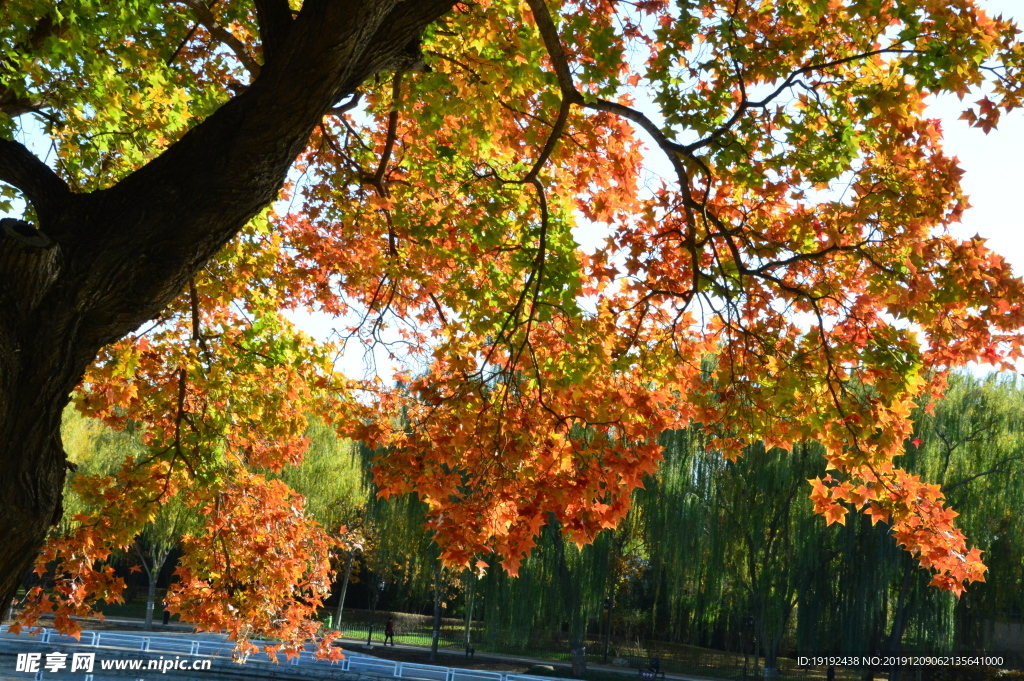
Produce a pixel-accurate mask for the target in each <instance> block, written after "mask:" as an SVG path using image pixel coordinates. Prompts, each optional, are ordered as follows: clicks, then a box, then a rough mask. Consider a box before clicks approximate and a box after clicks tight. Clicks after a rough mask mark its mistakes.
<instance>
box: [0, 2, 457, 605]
mask: <svg viewBox="0 0 1024 681" xmlns="http://www.w3.org/2000/svg"><path fill="white" fill-rule="evenodd" d="M282 4H283V3H281V2H273V1H271V0H267V1H264V2H259V3H258V5H259V7H258V8H257V9H258V13H259V15H260V18H261V20H265V21H266V26H265V28H264V30H263V31H261V32H262V34H263V35H264V37H265V38H267V39H268V40H270V41H271V42H270V43H269V44H268V46H267V47H268V49H267V50H266V54H267V56H268V57H269V59H267V60H265V63H264V64H263V66H262V68H261V70H260V75H259V77H258V78H257V79H256V80H255V81H254V82H253V83H252V85H251V86H250V87H248V88H247V89H246V90H245V91H244V92H243V93H242V94H240V95H239V96H237V97H235V98H234V99H232V100H230V101H229V102H227V103H226V104H225V105H224V106H222V107H221V108H220V109H219V110H218V111H217V112H216V113H214V114H213V115H211V116H210V117H209V118H207V119H206V120H205V121H203V122H202V123H200V124H199V125H197V126H196V127H195V128H193V129H192V130H191V131H189V132H188V133H187V134H186V135H185V136H184V137H183V138H182V139H181V140H179V141H178V142H177V143H175V144H174V145H173V146H171V147H170V148H169V149H167V151H166V152H164V153H163V154H162V155H161V156H159V157H158V158H156V159H154V160H153V161H152V162H150V163H149V164H148V165H146V166H144V167H143V168H141V169H139V170H138V171H137V172H135V173H133V174H132V175H130V176H128V177H126V178H124V179H123V180H122V181H121V182H119V183H118V184H116V185H115V186H113V187H110V188H108V189H104V190H101V191H96V192H92V193H89V194H73V193H71V192H70V191H69V190H68V187H67V185H66V184H65V183H64V182H63V181H62V180H61V179H60V178H59V177H57V175H55V174H54V173H53V172H52V171H51V170H50V169H49V168H47V167H46V166H45V165H44V164H43V163H42V162H40V161H39V160H38V159H36V158H34V157H33V156H32V155H31V153H29V152H28V151H27V150H26V149H25V148H24V147H23V146H21V145H20V144H18V143H16V142H11V141H5V140H0V181H3V182H6V183H9V184H11V185H14V186H15V187H17V188H19V189H20V190H22V192H23V193H24V195H25V197H26V198H27V199H28V200H29V201H30V202H31V203H32V204H33V206H34V208H35V209H36V213H37V215H38V216H39V219H40V225H39V227H40V229H41V230H42V233H43V236H44V237H45V238H42V239H19V238H18V237H17V236H16V235H14V236H12V234H11V233H5V234H4V235H2V236H0V498H3V499H4V504H3V505H2V506H0V537H3V541H2V542H0V603H7V602H9V601H10V599H11V597H12V596H13V595H14V594H15V592H16V589H17V587H18V582H19V581H20V579H21V577H22V576H23V575H24V574H25V573H26V570H27V569H28V567H29V565H30V564H31V562H32V561H33V559H34V558H35V556H36V555H37V554H38V551H39V549H40V547H41V545H42V543H43V540H44V538H45V536H46V533H47V531H48V529H49V527H50V526H51V525H52V524H53V523H54V522H56V520H57V519H59V518H60V515H61V491H62V488H63V484H64V475H65V467H66V465H67V462H66V456H65V453H64V450H63V447H62V444H61V440H60V421H61V413H62V411H63V408H64V406H65V405H66V404H67V403H68V400H69V395H70V393H71V391H72V390H73V389H74V388H75V386H76V385H77V384H78V383H79V381H80V380H81V379H82V376H83V374H84V372H85V370H86V368H87V367H88V365H89V364H90V363H91V362H92V361H93V360H94V359H95V357H96V355H97V353H98V351H99V350H100V348H102V347H103V346H104V345H106V344H108V343H111V342H113V341H115V340H117V339H119V338H121V337H123V336H124V335H126V334H128V333H129V332H131V331H132V330H134V329H136V328H138V327H139V326H140V325H141V324H143V323H144V322H146V321H147V320H150V319H153V318H155V317H156V316H157V315H158V314H159V313H160V311H161V310H162V309H163V308H164V307H165V306H166V305H167V304H168V303H170V302H171V300H173V298H174V297H175V296H176V295H177V294H178V292H179V291H181V290H182V288H183V287H184V286H185V285H186V283H187V282H188V280H189V278H190V277H191V276H192V275H193V274H195V272H196V271H197V270H199V269H200V268H201V267H202V266H203V264H204V263H206V262H207V261H208V260H209V259H210V258H211V257H213V256H214V255H215V254H216V253H217V251H218V250H220V249H221V247H223V246H224V244H225V243H227V242H228V241H229V240H230V239H231V238H232V237H234V236H235V235H236V234H237V233H238V232H239V230H241V229H242V227H243V226H244V225H245V224H246V222H248V220H249V219H250V218H252V217H253V216H254V215H255V214H256V213H257V212H259V211H260V210H261V209H262V208H264V207H265V206H267V205H268V204H269V203H270V202H271V201H273V200H274V198H275V197H276V195H277V193H278V191H279V190H280V187H281V185H282V184H283V182H284V180H285V178H286V175H287V173H288V169H289V167H290V166H291V164H292V162H293V161H294V160H295V158H296V157H297V156H298V154H299V153H301V151H302V150H303V148H304V146H305V145H306V143H307V141H308V139H309V136H310V134H311V132H312V130H313V128H314V127H315V126H316V125H317V123H318V122H319V121H320V119H321V117H322V116H323V115H324V113H325V112H326V111H328V110H329V109H330V108H331V107H333V106H334V105H335V104H336V103H337V102H338V101H339V100H340V99H342V98H344V97H346V96H348V95H351V94H352V93H354V92H355V89H356V88H357V86H358V85H359V84H360V83H361V82H363V81H364V80H365V79H366V78H368V77H370V76H372V75H374V74H375V73H378V72H381V71H388V70H394V69H396V68H399V69H400V68H403V66H404V63H405V61H407V60H408V59H409V50H408V46H409V45H411V44H414V43H415V41H416V40H417V39H418V36H419V35H420V34H421V32H422V30H423V29H424V28H425V27H426V26H427V25H428V24H429V23H431V22H432V21H434V20H435V19H437V18H438V17H440V16H441V15H442V14H444V13H445V12H446V11H448V10H449V9H450V8H451V6H452V5H453V4H454V2H453V0H402V1H399V0H375V1H370V0H362V1H360V0H306V2H305V3H304V4H303V8H302V11H301V12H299V14H298V16H296V17H295V18H294V19H292V18H291V17H290V16H285V13H284V12H283V11H281V10H282ZM40 243H41V244H43V245H39V244H40Z"/></svg>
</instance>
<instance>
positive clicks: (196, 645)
mask: <svg viewBox="0 0 1024 681" xmlns="http://www.w3.org/2000/svg"><path fill="white" fill-rule="evenodd" d="M8 629H9V627H8V626H7V625H3V626H0V642H6V643H12V642H13V643H21V644H27V646H33V647H34V646H46V645H51V646H55V645H59V646H61V647H70V648H74V649H82V650H87V651H90V652H96V651H99V650H105V651H109V652H121V653H123V652H140V653H150V654H152V653H169V654H178V655H190V656H193V657H211V658H217V659H218V660H219V661H220V663H221V664H222V665H223V664H230V663H231V662H232V660H233V657H232V654H233V652H234V645H233V644H232V643H231V642H230V641H227V640H226V639H220V640H217V639H209V638H204V639H196V640H189V639H186V638H182V637H174V636H159V635H149V636H140V635H137V634H125V633H121V632H109V631H83V632H82V634H81V637H80V638H78V639H75V638H74V637H72V636H65V635H62V634H59V633H58V632H57V631H55V630H53V629H41V630H40V631H39V632H38V634H37V635H36V636H28V635H24V634H22V635H15V634H11V633H10V632H9V631H8ZM252 643H254V644H255V645H257V646H260V647H263V646H268V645H272V643H271V642H269V641H255V640H254V641H252ZM282 659H283V658H282ZM254 662H255V663H260V662H262V663H271V662H272V660H271V659H270V657H269V656H268V655H267V654H266V653H264V652H260V653H257V654H254V655H250V656H248V657H247V658H246V659H245V663H246V664H252V663H254ZM282 665H290V666H305V667H309V666H316V667H324V668H330V667H333V668H334V669H336V670H339V671H342V672H347V671H352V672H360V673H365V674H374V675H377V676H382V677H390V678H395V679H410V680H416V681H551V679H550V678H546V677H542V676H531V675H528V674H513V673H504V672H491V671H485V670H479V669H460V668H458V667H441V666H436V665H429V664H417V663H411V662H397V661H394V660H384V659H381V658H378V657H373V656H371V655H366V654H364V653H357V652H354V651H350V650H346V651H345V659H343V660H341V661H340V662H334V663H332V662H329V661H327V660H318V659H316V658H315V657H314V653H313V651H312V650H303V651H300V653H299V655H297V656H296V657H293V658H292V659H291V660H289V661H286V662H282ZM24 678H25V679H33V680H34V681H42V680H43V679H46V678H52V677H51V676H49V675H45V674H44V673H43V672H42V671H38V672H36V673H35V675H34V676H28V675H26V676H25V677H24ZM95 678H97V675H95V674H86V675H85V677H84V681H94V679H95Z"/></svg>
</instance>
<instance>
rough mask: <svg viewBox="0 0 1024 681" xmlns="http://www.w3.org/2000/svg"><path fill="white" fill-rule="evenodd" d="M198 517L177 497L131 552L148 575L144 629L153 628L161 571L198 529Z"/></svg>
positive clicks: (137, 539)
mask: <svg viewBox="0 0 1024 681" xmlns="http://www.w3.org/2000/svg"><path fill="white" fill-rule="evenodd" d="M197 516H198V514H197V513H196V512H195V510H194V509H191V508H189V507H188V506H186V505H185V504H184V503H183V502H182V500H181V498H180V497H175V498H173V499H171V500H170V501H169V502H167V503H166V504H164V505H163V506H161V507H160V511H159V513H157V516H156V518H155V519H154V520H153V521H152V522H150V523H149V524H147V525H146V527H144V528H143V530H142V532H141V533H140V534H139V536H138V537H136V538H135V543H134V544H133V545H132V548H133V549H134V550H135V554H136V555H137V556H138V558H139V560H140V561H141V568H142V570H143V571H144V572H145V573H146V580H147V588H146V620H145V624H144V625H143V628H144V629H145V630H146V631H149V630H150V629H152V628H153V610H154V609H155V606H156V583H157V580H158V579H159V578H160V571H161V570H162V569H163V567H164V563H166V562H167V558H168V557H169V556H170V555H171V551H173V550H174V549H175V548H177V547H178V545H179V544H180V543H181V539H182V537H183V536H185V535H187V534H191V533H192V531H194V528H196V526H198V525H199V522H198V520H199V519H198V517H197Z"/></svg>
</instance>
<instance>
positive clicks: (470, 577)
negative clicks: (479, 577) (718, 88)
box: [463, 572, 476, 652]
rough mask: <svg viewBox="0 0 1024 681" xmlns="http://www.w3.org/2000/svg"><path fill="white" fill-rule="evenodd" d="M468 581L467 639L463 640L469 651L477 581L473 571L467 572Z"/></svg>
mask: <svg viewBox="0 0 1024 681" xmlns="http://www.w3.org/2000/svg"><path fill="white" fill-rule="evenodd" d="M466 582H467V589H466V590H467V591H468V592H469V599H468V601H469V602H468V603H466V635H465V640H464V641H463V643H464V644H465V646H466V651H467V652H468V651H469V648H470V645H469V644H470V640H469V635H470V631H471V630H472V628H473V597H474V596H476V582H475V581H474V579H473V573H472V572H467V573H466Z"/></svg>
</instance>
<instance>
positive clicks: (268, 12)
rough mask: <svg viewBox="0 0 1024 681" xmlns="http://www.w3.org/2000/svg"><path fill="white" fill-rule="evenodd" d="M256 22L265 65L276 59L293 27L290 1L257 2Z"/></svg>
mask: <svg viewBox="0 0 1024 681" xmlns="http://www.w3.org/2000/svg"><path fill="white" fill-rule="evenodd" d="M254 4H255V5H256V21H257V23H258V24H259V27H260V42H261V43H262V45H263V63H264V64H266V63H267V62H269V61H271V60H272V59H274V58H276V56H277V52H278V50H280V49H281V47H282V46H283V45H284V41H285V39H286V38H287V37H288V32H289V31H290V30H291V27H292V10H291V8H290V7H288V0H255V1H254Z"/></svg>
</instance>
